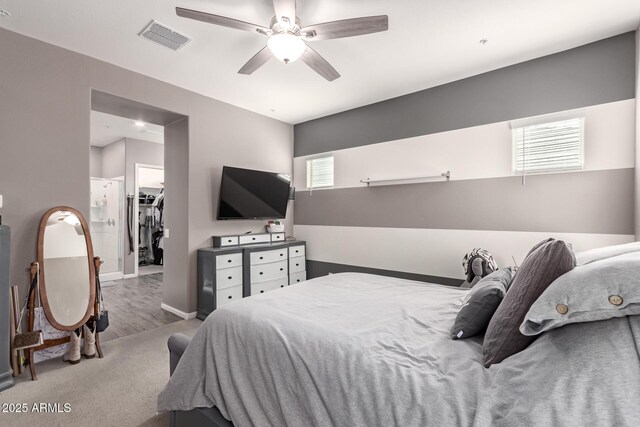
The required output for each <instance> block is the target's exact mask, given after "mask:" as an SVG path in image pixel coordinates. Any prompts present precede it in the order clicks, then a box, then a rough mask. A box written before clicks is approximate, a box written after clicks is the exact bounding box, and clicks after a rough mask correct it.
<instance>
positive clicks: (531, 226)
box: [294, 32, 640, 283]
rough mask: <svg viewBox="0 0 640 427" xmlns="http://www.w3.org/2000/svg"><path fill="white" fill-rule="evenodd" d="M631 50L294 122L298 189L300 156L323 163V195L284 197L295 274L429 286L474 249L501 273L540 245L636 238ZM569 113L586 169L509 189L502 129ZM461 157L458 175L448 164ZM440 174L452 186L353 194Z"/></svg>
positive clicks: (582, 245)
mask: <svg viewBox="0 0 640 427" xmlns="http://www.w3.org/2000/svg"><path fill="white" fill-rule="evenodd" d="M637 49H638V48H637V45H636V35H635V32H630V33H625V34H621V35H618V36H615V37H611V38H608V39H604V40H601V41H598V42H595V43H591V44H588V45H585V46H581V47H577V48H575V49H571V50H567V51H564V52H560V53H557V54H554V55H549V56H545V57H541V58H537V59H534V60H531V61H527V62H523V63H520V64H516V65H513V66H510V67H505V68H502V69H498V70H494V71H491V72H488V73H484V74H480V75H477V76H473V77H469V78H466V79H463V80H459V81H456V82H453V83H449V84H445V85H441V86H437V87H433V88H430V89H426V90H423V91H420V92H416V93H412V94H409V95H405V96H401V97H398V98H393V99H389V100H386V101H382V102H379V103H376V104H372V105H367V106H364V107H361V108H356V109H353V110H349V111H345V112H341V113H338V114H334V115H331V116H327V117H323V118H319V119H316V120H312V121H309V122H306V123H301V124H298V125H296V126H295V127H294V132H295V150H294V152H295V157H296V159H295V164H296V174H297V177H296V179H297V180H298V183H299V184H298V185H299V186H300V185H304V184H302V182H303V181H301V180H300V179H299V177H300V174H304V173H305V166H304V162H305V160H306V159H308V158H309V157H307V156H311V157H312V156H313V155H315V154H319V153H326V152H332V153H333V154H334V159H335V182H336V188H330V189H322V190H314V191H313V192H309V191H302V190H301V189H300V188H299V189H298V192H297V194H296V201H295V203H296V218H295V224H296V234H297V237H298V238H301V239H304V240H306V241H307V247H308V251H307V260H308V263H309V265H308V267H307V271H308V277H309V278H313V277H317V276H321V275H325V274H328V273H331V272H340V271H361V272H372V273H375V274H383V275H394V274H395V275H396V276H398V275H399V277H403V276H402V274H410V275H413V276H415V278H416V279H417V280H424V281H432V282H437V283H441V280H442V276H448V277H458V275H459V274H461V271H462V268H461V266H460V260H461V259H462V256H463V255H464V254H465V253H467V252H468V251H470V250H471V249H473V248H474V247H484V248H486V249H488V250H490V251H491V252H492V253H493V254H494V256H495V257H496V260H497V261H498V262H499V263H500V265H501V266H506V265H510V264H512V262H513V259H514V258H515V259H517V260H519V261H520V262H521V261H522V259H523V258H524V256H525V255H526V253H527V252H528V250H529V248H530V247H531V246H532V245H533V244H534V243H535V242H536V240H537V241H539V240H541V239H544V238H547V237H549V236H556V237H558V236H559V237H560V238H563V239H566V240H567V241H570V242H571V243H572V244H574V248H575V249H576V250H578V251H579V250H587V249H591V248H593V247H598V246H606V245H612V244H620V243H626V242H628V241H630V240H631V239H632V238H633V237H632V236H634V235H636V236H640V189H639V188H640V173H639V171H638V170H637V168H634V167H633V166H634V165H633V163H632V162H629V161H628V159H629V156H630V155H631V149H632V148H633V144H634V141H633V134H634V132H636V129H632V127H635V126H636V125H637V123H635V122H638V121H640V119H639V118H636V117H640V116H638V114H639V113H638V111H636V112H635V115H633V117H632V114H633V113H631V112H630V110H629V108H630V106H631V103H633V100H634V98H636V99H637V96H640V92H638V87H637V86H638V85H640V81H638V80H637V79H638V77H637V75H636V66H637V61H638V59H637V55H638V54H637ZM637 82H638V83H637ZM636 93H638V95H636ZM623 104H624V106H623ZM568 110H574V111H573V113H574V114H582V113H583V111H584V114H585V117H587V119H586V122H585V123H586V124H585V141H586V142H585V148H584V150H585V151H584V152H585V170H584V171H580V172H563V173H552V174H537V175H534V174H532V175H528V176H527V177H526V184H525V185H522V181H521V177H519V176H514V175H513V171H512V170H511V168H510V163H511V156H512V152H511V150H512V141H511V132H510V130H509V123H508V122H509V121H513V120H517V119H527V118H533V117H535V116H540V115H545V114H553V113H560V112H567V111H568ZM624 114H629V116H624V117H623V115H624ZM553 117H560V115H558V116H553ZM618 119H620V120H619V121H617V122H616V120H618ZM497 124H500V126H504V128H503V130H504V131H497V130H496V129H497V127H495V126H494V125H497ZM462 129H465V130H464V131H462ZM451 131H457V132H451ZM445 132H446V136H445V134H444V133H445ZM437 134H442V136H439V135H437ZM475 135H477V139H474V136H475ZM637 135H638V141H636V147H637V148H638V147H640V128H638V130H637ZM460 138H464V140H460ZM471 141H473V143H472V142H471ZM383 143H386V144H383ZM461 147H464V149H461ZM414 150H415V151H414ZM483 150H484V151H483ZM419 156H422V158H420V157H419ZM461 156H462V158H463V159H464V160H465V161H464V162H463V161H460V162H457V163H456V164H457V165H458V166H459V167H464V173H457V172H461V171H456V170H454V169H455V167H454V166H452V165H450V164H449V163H450V162H451V161H452V160H456V161H457V160H458V159H459V158H460V157H461ZM635 156H636V160H635V164H640V163H639V162H640V154H639V150H637V149H636V154H635ZM470 159H472V160H470ZM473 159H475V160H473ZM367 160H371V161H372V163H371V164H368V163H367ZM595 160H598V161H595ZM356 162H359V163H357V164H356ZM403 166H406V171H404V170H403ZM354 170H356V171H358V173H362V177H361V178H360V177H358V176H357V174H355V173H353V171H354ZM422 170H423V171H424V172H422ZM445 170H451V172H452V181H450V182H443V181H432V182H423V183H414V184H404V185H381V186H372V187H370V188H368V187H366V186H365V185H360V184H359V183H358V181H359V179H362V178H365V177H372V178H376V177H377V178H380V179H382V178H394V177H403V176H404V177H411V176H420V175H419V174H420V173H423V174H425V175H431V174H434V173H436V172H441V171H445ZM488 171H491V172H488ZM474 173H477V177H474V176H475V175H474ZM412 174H413V175H412ZM461 176H463V177H461ZM634 188H635V189H634ZM634 200H635V201H634ZM634 216H635V218H634ZM371 245H374V246H375V245H377V246H375V247H371ZM345 248H354V249H353V251H350V250H348V249H345ZM381 266H384V267H383V268H384V270H379V271H378V272H376V270H378V268H379V267H381ZM407 272H408V273H407ZM433 277H436V279H433ZM438 277H440V279H438Z"/></svg>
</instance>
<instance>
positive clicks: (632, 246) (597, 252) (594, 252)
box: [576, 242, 640, 265]
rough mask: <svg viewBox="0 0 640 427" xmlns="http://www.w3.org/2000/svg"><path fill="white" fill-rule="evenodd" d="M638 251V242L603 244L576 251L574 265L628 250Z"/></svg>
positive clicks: (624, 252) (609, 256) (616, 254)
mask: <svg viewBox="0 0 640 427" xmlns="http://www.w3.org/2000/svg"><path fill="white" fill-rule="evenodd" d="M637 251H640V242H632V243H626V244H624V245H615V246H605V247H604V248H596V249H591V250H588V251H583V252H577V253H576V265H585V264H589V263H591V262H595V261H600V260H602V259H606V258H611V257H614V256H618V255H623V254H627V253H629V252H637Z"/></svg>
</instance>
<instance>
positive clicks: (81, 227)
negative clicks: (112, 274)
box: [38, 206, 95, 331]
mask: <svg viewBox="0 0 640 427" xmlns="http://www.w3.org/2000/svg"><path fill="white" fill-rule="evenodd" d="M38 262H39V263H40V299H41V301H42V307H43V309H44V312H45V315H46V316H47V320H48V321H49V323H51V325H52V326H53V327H54V328H56V329H58V330H62V331H72V330H74V329H77V328H79V327H80V326H82V325H83V324H84V323H85V322H86V321H87V320H88V319H89V316H91V314H92V310H93V304H94V299H95V270H94V268H93V246H92V243H91V235H90V234H89V227H88V226H87V221H86V220H85V219H84V217H83V216H82V214H81V213H80V212H79V211H78V210H76V209H73V208H70V207H66V206H59V207H55V208H52V209H49V210H48V211H47V212H46V213H45V214H44V216H43V217H42V220H41V221H40V229H39V231H38Z"/></svg>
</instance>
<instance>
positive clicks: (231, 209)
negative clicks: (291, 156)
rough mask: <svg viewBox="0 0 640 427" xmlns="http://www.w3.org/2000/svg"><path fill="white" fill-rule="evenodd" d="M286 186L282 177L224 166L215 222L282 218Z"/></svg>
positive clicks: (287, 179) (287, 182) (289, 181)
mask: <svg viewBox="0 0 640 427" xmlns="http://www.w3.org/2000/svg"><path fill="white" fill-rule="evenodd" d="M290 187H291V178H290V177H289V175H286V174H281V173H275V172H263V171H257V170H251V169H240V168H233V167H229V166H225V167H224V168H223V169H222V184H221V185H220V202H219V203H218V219H282V218H284V217H285V216H286V215H287V203H288V201H289V189H290Z"/></svg>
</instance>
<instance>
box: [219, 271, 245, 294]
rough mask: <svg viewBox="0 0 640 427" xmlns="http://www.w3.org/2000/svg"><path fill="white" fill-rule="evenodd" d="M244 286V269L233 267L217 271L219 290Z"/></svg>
mask: <svg viewBox="0 0 640 427" xmlns="http://www.w3.org/2000/svg"><path fill="white" fill-rule="evenodd" d="M238 285H242V267H231V268H225V269H222V270H217V271H216V287H217V288H218V289H223V288H229V287H231V286H238Z"/></svg>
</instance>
